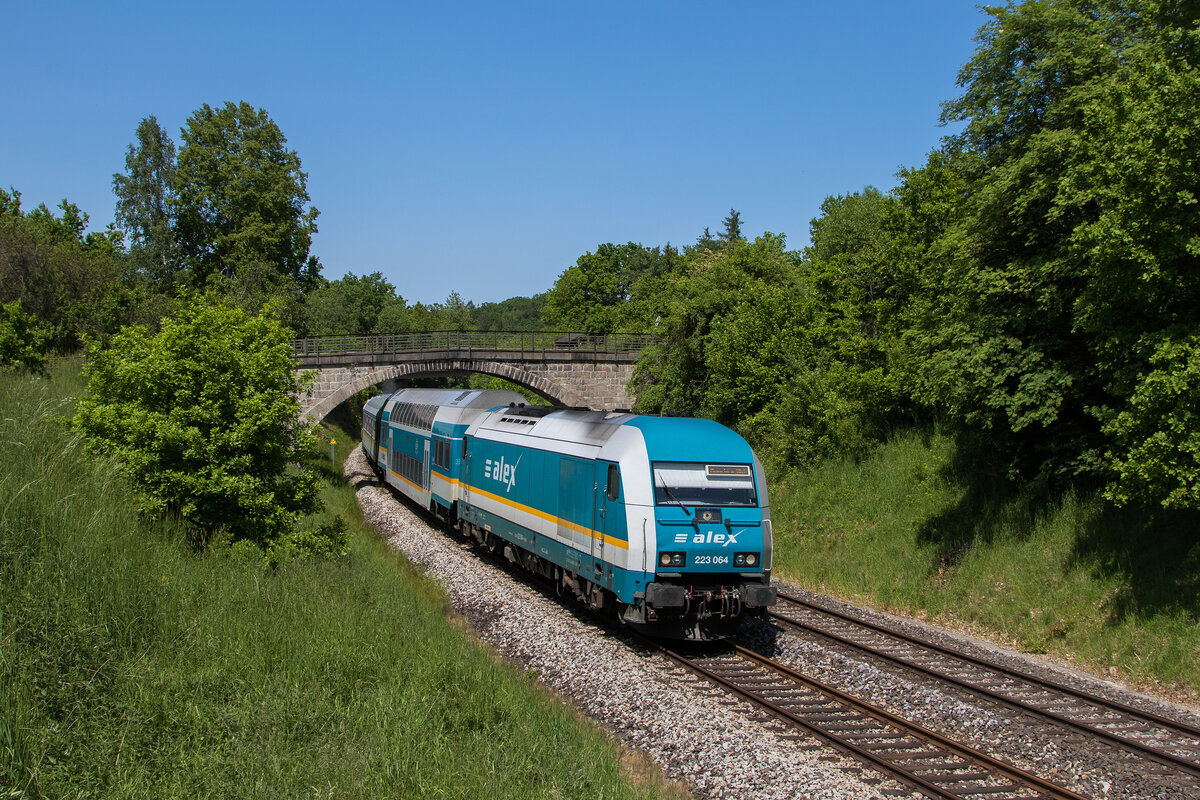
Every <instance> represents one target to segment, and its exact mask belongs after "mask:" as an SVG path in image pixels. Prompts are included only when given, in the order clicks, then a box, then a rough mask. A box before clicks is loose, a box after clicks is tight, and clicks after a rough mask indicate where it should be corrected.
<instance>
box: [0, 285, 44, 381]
mask: <svg viewBox="0 0 1200 800" xmlns="http://www.w3.org/2000/svg"><path fill="white" fill-rule="evenodd" d="M48 338H50V332H49V331H47V330H46V329H45V328H43V327H42V326H41V325H40V324H38V321H37V318H36V317H34V316H33V315H31V314H25V313H22V311H21V301H20V300H14V301H13V302H11V303H5V304H3V305H0V369H10V370H15V371H18V372H33V373H43V372H45V371H46V359H45V358H44V357H43V353H44V352H45V347H46V340H47V339H48Z"/></svg>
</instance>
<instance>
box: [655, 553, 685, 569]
mask: <svg viewBox="0 0 1200 800" xmlns="http://www.w3.org/2000/svg"><path fill="white" fill-rule="evenodd" d="M686 561H687V558H686V557H685V555H684V554H683V553H659V554H658V563H659V564H661V565H663V566H664V567H682V566H683V565H684V562H686Z"/></svg>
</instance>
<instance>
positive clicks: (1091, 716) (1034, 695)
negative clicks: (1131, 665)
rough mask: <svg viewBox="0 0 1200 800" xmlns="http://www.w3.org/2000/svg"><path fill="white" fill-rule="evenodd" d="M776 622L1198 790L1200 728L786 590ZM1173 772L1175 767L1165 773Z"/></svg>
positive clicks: (777, 612) (780, 595)
mask: <svg viewBox="0 0 1200 800" xmlns="http://www.w3.org/2000/svg"><path fill="white" fill-rule="evenodd" d="M779 599H780V601H781V603H780V605H778V606H776V607H775V608H774V609H773V610H772V612H771V617H772V619H773V620H774V621H775V622H776V623H779V624H781V625H784V626H786V627H792V628H795V629H798V630H801V631H803V632H805V633H807V634H810V635H815V636H818V637H820V638H823V639H825V640H828V641H832V642H836V643H837V644H839V645H842V646H844V647H848V648H852V649H853V650H855V651H858V652H863V653H868V654H870V655H871V656H873V657H876V658H879V659H882V660H884V661H887V662H889V663H892V664H896V665H899V666H901V667H903V668H905V669H908V670H911V671H914V672H917V673H920V674H922V675H925V676H929V677H932V678H934V679H936V680H938V681H943V682H945V683H949V684H951V685H953V686H956V687H958V688H960V689H963V690H965V691H968V692H970V693H972V694H974V695H976V696H979V697H983V698H986V699H987V700H990V701H993V702H996V703H999V704H1001V705H1004V706H1006V707H1008V708H1010V709H1014V710H1017V711H1019V712H1021V713H1023V714H1029V715H1033V716H1034V717H1036V718H1039V719H1043V720H1047V721H1050V722H1051V723H1053V724H1054V725H1056V726H1059V727H1061V728H1064V729H1066V730H1069V731H1071V732H1074V733H1079V734H1083V735H1085V736H1087V737H1089V738H1091V739H1095V740H1099V741H1102V742H1105V743H1107V744H1109V745H1112V746H1114V747H1118V748H1121V749H1123V750H1126V751H1129V752H1132V753H1135V754H1137V755H1138V756H1140V757H1142V758H1144V759H1147V760H1149V761H1151V762H1154V764H1155V765H1156V766H1155V767H1153V768H1152V769H1153V770H1154V771H1156V772H1157V773H1158V774H1161V775H1167V774H1171V775H1172V776H1173V777H1174V776H1177V777H1178V778H1179V779H1180V780H1186V781H1188V782H1189V783H1194V784H1195V785H1196V786H1197V788H1198V790H1200V728H1196V727H1193V726H1190V725H1187V724H1185V723H1183V722H1181V721H1179V720H1174V719H1171V718H1168V717H1164V716H1162V715H1159V714H1154V713H1150V712H1147V711H1144V710H1141V709H1137V708H1134V707H1132V706H1129V705H1126V704H1123V703H1119V702H1116V701H1113V700H1109V699H1107V698H1104V697H1101V696H1099V695H1095V694H1091V693H1088V692H1085V691H1082V690H1080V689H1076V688H1074V687H1071V686H1067V685H1065V684H1061V683H1057V682H1055V681H1051V680H1047V679H1044V678H1039V677H1037V676H1034V675H1029V674H1025V673H1022V672H1018V671H1016V670H1013V669H1009V668H1006V667H1002V666H999V665H997V664H995V663H992V662H991V661H985V660H982V659H979V658H976V657H974V656H971V655H970V654H968V653H964V652H961V651H957V650H951V649H948V648H945V647H942V646H940V645H938V644H936V643H933V642H929V641H926V640H923V639H920V638H917V637H914V636H911V635H909V634H906V633H904V632H901V631H898V630H893V629H891V628H888V627H884V626H881V625H876V624H874V623H871V622H866V621H863V620H860V619H857V618H855V617H851V616H848V615H846V614H842V613H840V612H838V611H835V610H832V609H828V608H825V607H824V606H820V605H816V604H814V603H810V602H809V601H807V600H804V599H802V598H800V597H796V596H793V595H790V594H787V593H784V592H780V594H779ZM1164 770H1169V771H1170V772H1169V773H1168V772H1165V771H1164Z"/></svg>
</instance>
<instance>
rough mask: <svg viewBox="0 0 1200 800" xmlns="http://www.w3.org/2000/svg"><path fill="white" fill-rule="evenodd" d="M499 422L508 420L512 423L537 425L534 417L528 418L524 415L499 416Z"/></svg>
mask: <svg viewBox="0 0 1200 800" xmlns="http://www.w3.org/2000/svg"><path fill="white" fill-rule="evenodd" d="M500 421H501V422H510V423H512V424H513V425H537V422H538V421H537V420H536V419H528V418H526V417H501V418H500Z"/></svg>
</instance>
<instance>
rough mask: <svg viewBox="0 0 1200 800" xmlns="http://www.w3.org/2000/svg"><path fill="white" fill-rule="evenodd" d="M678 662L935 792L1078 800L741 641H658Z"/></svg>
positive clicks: (959, 797)
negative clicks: (686, 648)
mask: <svg viewBox="0 0 1200 800" xmlns="http://www.w3.org/2000/svg"><path fill="white" fill-rule="evenodd" d="M646 642H647V643H648V644H651V646H656V647H657V649H659V650H660V652H662V653H663V654H664V655H666V656H667V657H668V658H670V659H672V660H673V661H675V662H677V663H678V664H680V665H681V666H683V667H685V668H687V669H689V670H692V671H693V672H696V673H698V674H700V675H701V676H703V677H704V678H705V679H707V680H709V681H711V682H713V683H714V684H717V685H719V686H720V687H722V688H723V689H725V690H727V691H730V692H732V693H734V694H736V695H738V696H740V697H742V698H743V699H745V700H748V701H750V702H751V703H753V704H755V705H757V706H759V707H761V708H763V709H764V710H766V711H767V712H768V713H770V714H772V715H774V716H776V717H778V718H779V719H781V720H783V721H784V722H787V723H789V724H791V725H793V726H795V727H796V728H798V729H800V730H803V731H805V732H807V733H808V734H810V735H813V736H815V737H817V738H819V739H821V740H823V741H825V742H826V743H827V744H829V745H831V746H832V747H834V748H835V749H837V750H840V751H842V752H843V753H846V754H847V755H850V756H852V757H854V758H856V759H858V760H860V761H862V762H864V763H865V764H867V765H868V766H870V767H872V768H874V769H876V770H878V771H880V772H881V773H883V774H886V775H890V776H892V777H894V778H896V779H898V780H900V781H901V782H902V783H905V784H907V785H908V786H910V787H911V788H913V789H915V790H917V791H918V792H920V793H922V794H924V795H926V796H928V797H932V798H941V799H942V800H967V799H968V798H984V797H986V798H990V800H1032V799H1033V798H1043V799H1045V800H1050V799H1051V798H1054V799H1056V800H1083V796H1082V795H1079V794H1077V793H1075V792H1073V791H1071V790H1069V789H1067V788H1065V787H1062V786H1058V785H1056V784H1054V783H1051V782H1050V781H1047V780H1044V779H1042V778H1040V777H1038V776H1037V775H1034V774H1032V773H1030V772H1027V771H1025V770H1021V769H1018V768H1016V767H1014V766H1012V765H1009V764H1006V763H1004V762H1003V761H1000V760H999V759H995V758H992V757H991V756H988V755H986V754H984V753H982V752H979V751H977V750H974V749H972V748H970V747H967V746H966V745H963V744H961V743H959V742H956V741H954V740H953V739H950V738H948V737H946V736H942V735H941V734H939V733H936V732H934V731H931V730H928V729H926V728H923V727H921V726H919V725H916V724H914V723H912V722H909V721H907V720H904V719H901V718H899V717H897V716H895V715H893V714H890V713H888V712H887V711H885V710H883V709H881V708H878V707H875V706H872V705H870V704H867V703H865V702H864V701H862V700H859V699H857V698H854V697H851V696H850V695H847V694H845V693H843V692H840V691H838V690H837V689H835V688H833V687H831V686H827V685H825V684H822V683H820V682H818V681H815V680H813V679H812V678H809V677H807V676H804V675H801V674H800V673H798V672H796V671H794V670H792V669H790V668H789V667H787V666H786V665H783V664H780V663H778V662H776V661H773V660H771V659H769V658H766V657H765V656H762V655H760V654H758V653H755V652H753V651H751V650H748V649H746V648H743V647H733V646H731V647H730V648H728V649H726V650H723V651H717V652H715V653H712V652H705V653H702V654H700V655H688V654H684V653H681V652H678V651H676V650H673V649H671V648H669V647H664V646H662V645H653V644H652V643H650V642H649V640H646Z"/></svg>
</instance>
